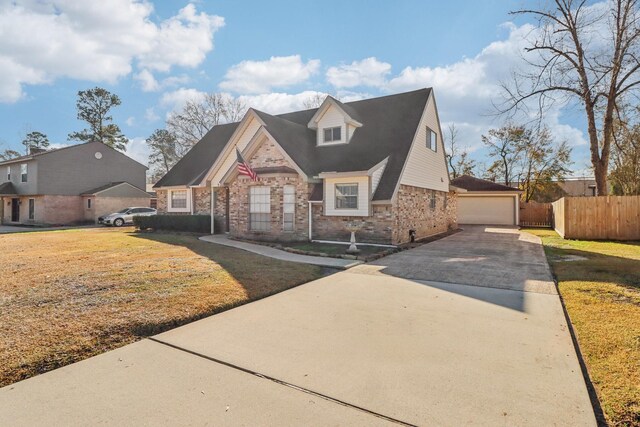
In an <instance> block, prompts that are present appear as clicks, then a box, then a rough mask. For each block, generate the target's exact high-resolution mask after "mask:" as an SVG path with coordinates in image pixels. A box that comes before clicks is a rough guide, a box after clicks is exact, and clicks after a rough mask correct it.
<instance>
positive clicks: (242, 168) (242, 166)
mask: <svg viewBox="0 0 640 427" xmlns="http://www.w3.org/2000/svg"><path fill="white" fill-rule="evenodd" d="M236 155H237V156H238V160H237V162H238V172H239V173H240V175H246V176H248V177H249V178H251V180H252V181H257V180H258V174H257V173H255V171H254V170H253V169H251V166H249V163H247V162H246V161H245V160H244V159H243V158H242V154H240V151H239V150H238V149H237V148H236Z"/></svg>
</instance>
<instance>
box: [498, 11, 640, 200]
mask: <svg viewBox="0 0 640 427" xmlns="http://www.w3.org/2000/svg"><path fill="white" fill-rule="evenodd" d="M639 2H640V0H610V1H609V2H606V3H605V6H604V7H603V5H602V4H598V5H591V6H590V5H587V1H586V0H553V1H549V2H548V3H545V4H550V6H548V7H544V6H541V7H540V8H539V9H522V10H517V11H514V12H512V13H513V14H515V15H525V16H532V17H534V18H535V19H536V20H537V28H536V29H535V30H534V31H533V32H532V33H531V34H530V35H531V36H532V38H533V39H532V42H531V45H530V46H529V47H527V48H526V49H525V52H526V53H527V54H528V55H526V61H527V66H528V67H531V68H532V69H533V71H532V72H516V73H514V76H513V77H514V79H513V82H512V83H511V84H509V85H506V84H505V85H503V89H504V92H505V95H506V97H507V102H506V104H505V105H503V106H501V107H499V110H500V111H501V112H503V113H507V112H511V113H513V112H514V111H517V110H519V109H521V108H526V106H527V104H528V103H529V101H535V102H536V105H537V107H538V108H539V110H540V111H539V112H540V113H542V112H543V111H544V110H545V109H546V108H547V107H549V106H550V105H553V103H554V102H558V101H560V102H571V101H579V102H580V103H581V104H582V105H583V107H584V112H585V116H586V121H587V133H588V136H589V146H590V150H591V163H592V165H593V169H594V173H595V178H596V188H597V192H598V194H599V195H606V194H607V192H608V187H607V171H608V167H609V155H610V150H611V141H612V137H613V119H614V111H615V109H616V106H617V105H618V103H619V102H620V101H621V100H622V99H623V97H626V96H627V95H629V94H631V92H634V91H635V90H637V89H638V85H639V84H640V73H639V70H640V13H639V11H638V6H639ZM605 9H606V10H605Z"/></svg>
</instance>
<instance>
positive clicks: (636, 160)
mask: <svg viewBox="0 0 640 427" xmlns="http://www.w3.org/2000/svg"><path fill="white" fill-rule="evenodd" d="M631 110H632V111H631V112H630V114H629V113H626V114H623V115H622V114H621V115H620V117H618V118H617V119H616V121H615V124H614V134H613V135H614V138H613V141H614V144H613V146H612V149H611V174H610V176H609V179H610V180H611V187H612V190H613V193H614V194H618V195H640V120H639V119H640V107H635V108H633V109H631ZM630 116H634V117H630Z"/></svg>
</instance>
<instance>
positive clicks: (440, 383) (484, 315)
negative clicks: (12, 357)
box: [0, 228, 596, 427]
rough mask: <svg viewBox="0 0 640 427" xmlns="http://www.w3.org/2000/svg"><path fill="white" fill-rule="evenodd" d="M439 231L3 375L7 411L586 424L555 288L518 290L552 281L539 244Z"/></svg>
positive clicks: (1, 399)
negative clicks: (215, 309)
mask: <svg viewBox="0 0 640 427" xmlns="http://www.w3.org/2000/svg"><path fill="white" fill-rule="evenodd" d="M465 235H467V236H468V246H469V247H468V248H467V249H466V252H465V253H464V254H461V255H459V254H458V253H457V252H458V251H459V250H460V245H461V244H462V245H464V241H465V240H464V239H460V237H459V236H462V237H464V236H465ZM452 237H455V239H453V240H450V241H449V242H447V240H449V239H452ZM439 242H440V243H439ZM490 242H493V243H490ZM500 242H502V243H503V244H496V243H500ZM435 243H439V244H438V245H437V246H433V247H432V248H436V249H433V250H432V251H426V252H425V253H423V254H421V255H420V256H418V257H417V259H415V260H412V257H414V256H415V253H416V252H414V251H417V250H420V249H421V248H425V247H427V248H428V247H429V246H431V245H434V243H430V244H427V245H425V246H422V247H421V248H418V249H413V250H410V251H405V252H402V253H399V254H396V255H394V256H390V257H387V258H384V259H382V260H379V261H378V262H377V264H378V265H371V264H364V265H360V266H356V267H354V268H351V269H349V270H346V271H343V272H340V273H337V274H334V275H331V276H327V277H324V278H322V279H319V280H316V281H313V282H310V283H307V284H305V285H302V286H298V287H296V288H293V289H290V290H288V291H285V292H282V293H279V294H277V295H274V296H271V297H269V298H265V299H263V300H260V301H256V302H253V303H250V304H247V305H244V306H242V307H238V308H236V309H233V310H229V311H226V312H223V313H220V314H217V315H215V316H211V317H209V318H206V319H203V320H200V321H197V322H194V323H191V324H189V325H186V326H183V327H180V328H176V329H174V330H171V331H169V332H166V333H163V334H160V335H157V336H155V337H153V338H151V339H148V340H143V341H141V342H138V343H136V344H132V345H129V346H125V347H123V348H121V349H118V350H114V351H112V352H109V353H106V354H103V355H100V356H97V357H94V358H91V359H88V360H85V361H83V362H80V363H77V364H75V365H70V366H67V367H65V368H62V369H58V370H56V371H53V372H50V373H47V374H43V375H40V376H38V377H35V378H31V379H28V380H25V381H22V382H19V383H16V384H14V385H11V386H8V387H5V388H3V389H0V425H18V426H19V425H25V426H26V425H29V426H33V425H74V424H75V425H78V424H85V425H86V424H108V425H120V424H148V425H174V424H180V425H205V424H209V425H323V426H324V425H362V426H370V425H437V426H460V425H477V426H501V425H509V426H511V425H517V426H536V427H537V426H547V425H555V426H595V424H596V423H595V417H594V415H593V410H592V407H591V403H590V400H589V396H588V394H587V390H586V386H585V383H584V380H583V377H582V374H581V371H580V366H579V364H578V360H577V356H576V353H575V351H574V348H573V344H572V341H571V337H570V335H569V331H568V329H567V324H566V321H565V318H564V314H563V310H562V306H561V304H560V300H559V297H558V295H557V294H555V293H551V292H548V290H549V288H548V286H543V285H542V284H540V286H542V287H541V288H539V289H538V288H530V289H516V288H517V287H518V286H520V285H521V284H522V283H521V282H522V281H524V283H527V281H528V280H535V281H537V282H545V283H546V285H549V286H552V285H553V283H552V282H551V277H550V276H549V275H548V274H546V273H544V271H543V270H541V269H539V268H538V267H533V268H529V267H527V265H539V263H540V261H541V260H543V259H544V254H543V253H542V252H541V248H537V249H536V247H535V245H539V243H537V242H536V241H535V239H533V240H532V239H529V238H528V236H526V235H524V234H523V233H519V232H518V231H517V230H508V231H503V230H500V229H479V228H474V229H472V230H465V231H464V232H462V233H458V234H456V235H454V236H451V237H447V238H445V239H442V240H439V241H438V242H435ZM474 247H475V248H476V249H475V250H474ZM490 247H495V248H496V249H495V251H493V252H491V253H489V252H490V249H488V248H490ZM539 249H540V250H539ZM511 251H515V252H516V253H518V252H521V251H525V252H527V253H528V254H529V258H528V259H526V260H522V264H518V263H519V261H518V263H516V264H514V262H516V258H515V257H513V256H509V252H511ZM436 254H438V257H439V261H437V262H434V263H431V264H429V263H428V260H427V259H426V257H428V256H429V255H431V256H436ZM402 257H404V258H402ZM420 259H422V260H423V262H424V263H425V265H431V267H425V268H423V269H420ZM499 259H504V263H503V266H502V267H496V268H498V269H499V270H500V269H502V275H500V274H495V275H492V276H491V280H488V279H486V278H484V279H483V278H482V276H483V275H488V274H489V271H488V270H489V267H490V266H492V265H493V264H492V263H495V262H497V260H499ZM436 264H437V265H439V268H440V269H441V271H440V272H438V271H437V270H436V274H437V275H441V274H445V273H446V275H447V276H446V277H444V276H438V278H439V279H441V280H442V279H444V278H446V279H447V280H448V281H450V282H452V283H444V282H434V281H430V280H427V279H424V278H428V277H429V271H430V269H432V268H434V267H435V266H436ZM473 265H476V266H477V268H478V272H479V273H478V274H477V277H478V283H477V284H476V283H473V282H472V281H471V277H472V274H471V273H472V271H473V270H474V268H473ZM519 267H522V268H524V270H523V271H524V273H522V274H520V273H516V272H515V269H518V268H519ZM404 268H409V269H412V270H413V272H409V273H411V274H415V275H418V274H419V275H420V277H421V278H412V279H409V278H406V277H397V276H396V275H392V274H388V273H390V272H397V273H402V271H403V269H404ZM418 270H420V271H418ZM445 270H446V272H445ZM502 276H503V277H504V278H501V277H502ZM458 277H459V278H460V281H461V282H465V281H467V282H469V283H463V284H461V283H455V281H456V280H458V279H457V278H458ZM483 280H484V281H486V283H485V282H483ZM493 284H495V285H496V286H490V285H493ZM478 285H479V286H478Z"/></svg>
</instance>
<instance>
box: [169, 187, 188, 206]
mask: <svg viewBox="0 0 640 427" xmlns="http://www.w3.org/2000/svg"><path fill="white" fill-rule="evenodd" d="M169 194H170V195H171V197H170V199H169V201H170V204H171V209H186V208H187V190H171V191H170V192H169Z"/></svg>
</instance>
